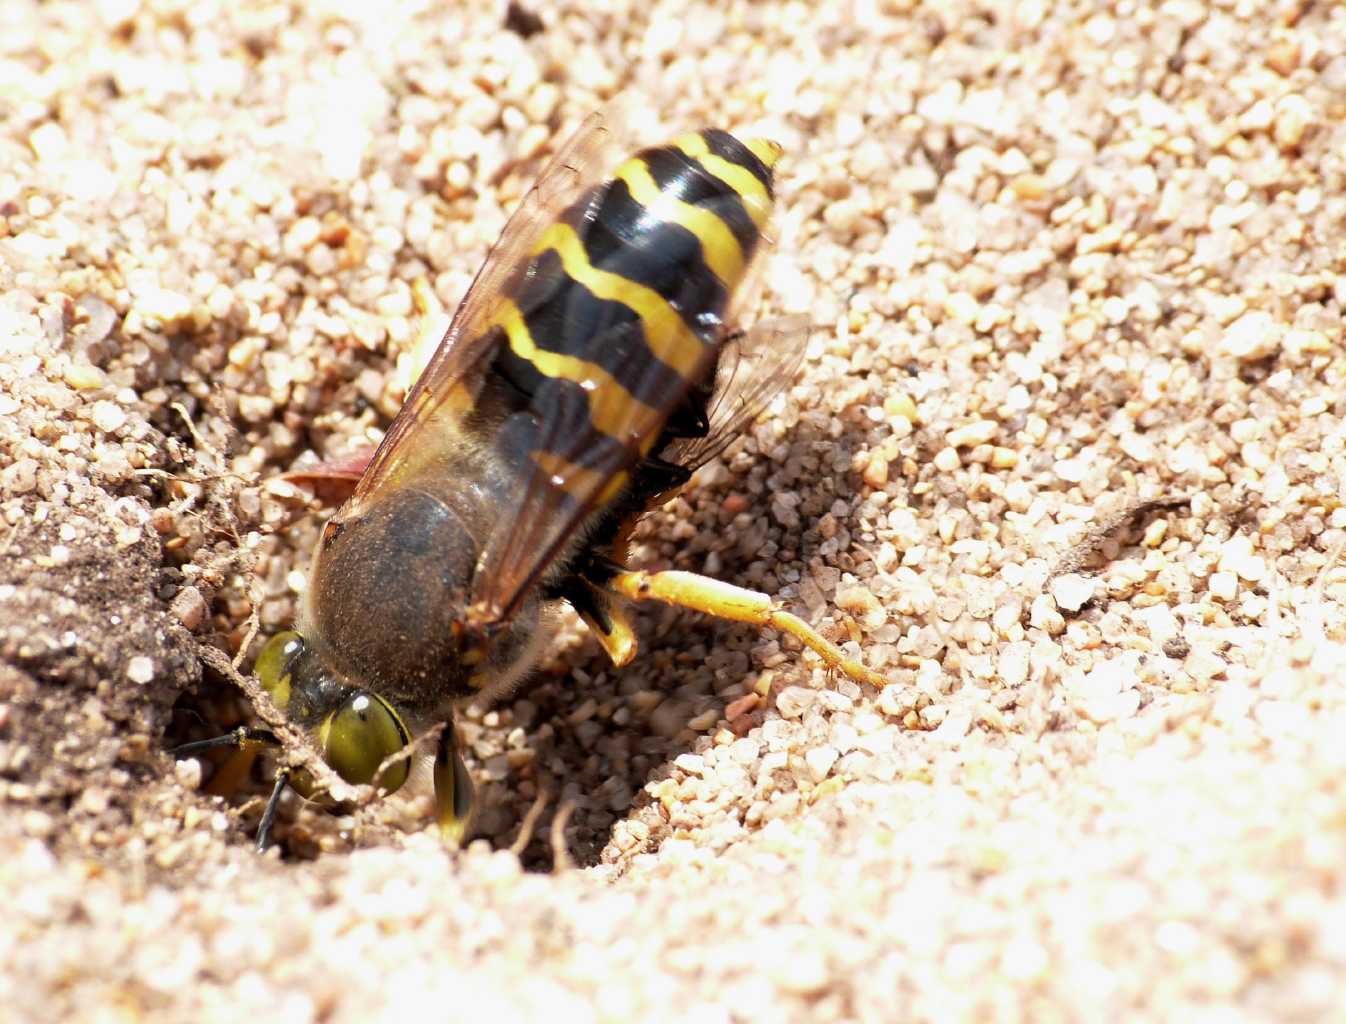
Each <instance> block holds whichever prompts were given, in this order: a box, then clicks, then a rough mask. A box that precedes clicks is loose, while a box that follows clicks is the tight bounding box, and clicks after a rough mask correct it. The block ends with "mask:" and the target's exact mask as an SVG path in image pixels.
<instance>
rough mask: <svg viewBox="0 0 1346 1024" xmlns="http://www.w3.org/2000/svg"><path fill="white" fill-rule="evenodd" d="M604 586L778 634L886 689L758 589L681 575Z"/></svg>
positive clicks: (623, 577) (640, 576)
mask: <svg viewBox="0 0 1346 1024" xmlns="http://www.w3.org/2000/svg"><path fill="white" fill-rule="evenodd" d="M605 585H606V586H607V587H608V588H609V589H610V590H612V591H614V592H616V593H618V594H620V595H622V596H623V597H625V598H627V599H629V600H631V601H661V602H663V603H664V604H672V605H677V606H678V607H680V608H691V609H693V610H694V611H698V612H704V613H705V614H707V615H715V616H718V617H719V618H722V619H733V620H734V621H736V622H751V623H753V624H754V625H757V626H770V627H771V628H773V629H779V630H781V631H782V632H784V633H789V634H790V635H791V636H793V637H795V638H796V639H798V640H799V641H800V642H801V643H802V644H804V646H805V647H807V648H809V649H810V650H811V651H813V652H815V653H816V654H817V655H818V657H820V658H822V659H823V661H825V662H826V663H827V664H828V665H829V666H830V667H831V668H834V669H837V670H838V671H840V672H844V673H845V674H846V675H848V676H850V678H852V679H854V680H855V681H856V682H858V683H868V684H869V685H871V686H878V687H882V686H886V685H887V680H885V679H884V678H883V676H881V675H879V674H878V673H877V672H875V671H874V670H873V669H870V668H866V667H865V666H864V665H862V664H860V662H858V661H856V660H855V659H854V658H849V657H847V656H846V655H845V653H843V652H842V650H841V648H839V647H838V646H837V645H836V644H834V643H831V642H830V641H828V640H825V639H823V637H822V636H821V635H819V633H818V632H817V630H815V629H814V628H813V627H812V626H810V625H809V624H808V623H807V622H805V621H804V620H803V619H801V618H800V617H799V616H797V615H792V614H791V613H790V612H787V611H785V610H784V609H782V608H779V607H777V605H776V602H775V601H773V600H772V599H771V598H770V597H768V596H767V595H766V594H760V593H758V592H757V591H755V590H746V589H744V588H743V587H736V586H734V585H733V584H731V583H723V582H721V581H720V580H713V579H711V578H710V577H708V576H698V575H697V574H696V573H693V572H681V571H678V570H669V571H666V572H641V571H638V570H626V571H623V572H619V573H617V574H616V575H614V576H613V577H611V579H609V580H608V581H607V583H606V584H605Z"/></svg>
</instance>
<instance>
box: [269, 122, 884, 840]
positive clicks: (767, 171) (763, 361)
mask: <svg viewBox="0 0 1346 1024" xmlns="http://www.w3.org/2000/svg"><path fill="white" fill-rule="evenodd" d="M781 155H782V150H781V147H780V146H778V145H776V144H775V143H773V142H769V141H766V140H764V139H754V138H746V139H740V138H737V137H735V136H734V135H731V134H730V133H728V132H726V131H722V130H719V129H712V128H708V129H702V130H700V131H696V132H691V133H688V134H684V135H680V136H677V137H675V138H673V139H671V140H670V141H668V142H666V143H665V144H663V145H657V146H651V147H646V148H641V149H636V148H634V147H633V146H632V145H631V143H630V142H629V140H628V139H627V137H626V133H625V132H624V131H623V130H622V129H621V128H620V126H619V125H617V124H616V123H615V122H612V121H609V120H608V119H606V118H605V117H603V116H602V115H593V116H591V117H590V118H589V119H588V120H587V121H586V122H585V123H584V125H583V126H582V127H581V129H580V130H579V132H578V134H577V135H576V136H575V137H574V138H573V139H572V140H571V141H570V142H569V143H568V144H567V145H566V146H564V147H563V148H562V149H561V150H560V152H559V153H558V155H557V156H556V157H555V159H554V160H553V162H552V163H551V165H550V166H549V168H548V169H547V170H546V171H545V172H544V173H543V174H542V176H541V177H540V178H539V179H538V181H537V183H536V184H535V185H534V187H533V188H532V190H531V191H530V192H529V193H528V195H527V196H526V197H525V198H524V200H523V201H522V203H521V204H520V206H519V208H518V210H517V211H516V212H515V213H514V215H513V217H512V218H511V219H510V221H509V223H508V225H507V226H506V228H505V230H504V233H503V234H502V236H501V238H500V240H499V241H498V242H497V243H496V245H495V246H494V248H492V250H491V252H490V254H489V256H488V257H487V260H486V262H485V264H484V266H483V267H482V268H481V270H480V271H479V272H478V274H477V277H476V279H475V280H474V282H473V284H472V286H471V288H470V289H469V290H468V293H467V295H466V297H465V298H464V299H463V301H462V303H461V305H460V306H459V307H458V310H457V312H456V313H455V315H454V317H453V320H452V322H451V323H450V325H449V327H448V329H447V331H446V332H445V334H444V337H443V338H442V340H441V341H440V343H439V345H438V347H437V348H436V349H435V351H434V354H433V355H432V356H431V358H430V360H429V363H428V364H427V366H426V367H425V370H424V371H423V373H422V374H421V376H420V377H419V379H417V381H416V382H415V384H414V385H413V386H412V387H411V389H410V391H409V393H408V395H407V398H406V401H405V404H404V405H403V407H402V410H401V412H400V413H399V414H398V415H397V417H396V418H395V419H394V420H393V422H392V424H391V426H390V427H389V428H388V431H387V433H386V435H385V436H384V438H383V441H382V443H381V444H380V445H379V446H378V448H377V449H376V450H375V451H374V452H373V454H372V455H371V456H370V457H369V458H368V460H367V462H365V461H364V460H347V461H346V462H345V463H344V464H342V465H339V466H336V467H329V469H328V470H327V473H328V476H329V477H331V478H337V477H343V478H344V479H345V480H347V481H348V483H349V484H350V485H351V487H350V494H349V497H348V498H347V499H346V500H345V502H344V504H342V506H341V507H340V509H339V510H338V511H337V513H336V514H335V515H334V516H333V517H332V518H331V519H330V520H329V521H328V523H327V524H326V525H325V526H324V528H323V530H322V531H321V538H320V540H319V542H318V545H317V550H316V552H315V553H314V556H313V562H312V566H311V570H310V577H309V586H308V589H307V591H306V594H305V603H304V607H303V609H302V611H301V614H300V615H299V616H298V621H297V623H296V628H295V629H294V630H290V631H286V632H284V633H281V634H279V635H278V636H275V637H273V638H272V639H271V640H270V641H269V642H268V643H267V644H266V646H265V647H264V648H263V650H262V652H261V654H260V655H259V657H258V659H257V662H256V672H257V676H258V678H259V680H260V682H261V685H262V687H263V688H264V689H265V690H266V692H267V694H268V695H269V697H270V699H271V701H272V702H274V704H275V705H276V707H277V708H278V709H279V710H280V711H281V712H282V713H283V714H284V715H285V716H286V717H287V719H288V721H289V723H291V724H292V725H293V726H295V727H297V728H298V729H299V730H300V731H301V732H302V733H303V734H305V735H306V736H307V738H308V739H309V741H310V742H311V744H312V745H313V747H314V748H315V749H316V750H317V751H318V753H319V754H320V755H321V757H322V759H323V760H324V761H325V762H326V763H327V764H328V765H330V766H331V768H332V769H334V770H335V772H336V774H337V775H339V776H340V777H341V778H342V779H344V780H345V781H346V782H349V783H356V784H376V785H378V786H379V787H380V788H382V789H385V790H395V789H397V788H399V787H400V786H401V785H402V784H403V783H404V782H405V781H406V778H407V776H408V774H409V771H410V769H409V765H408V760H409V758H407V757H404V756H399V755H401V754H402V753H403V752H405V751H407V750H408V748H409V747H411V746H413V745H414V744H415V742H416V737H419V736H422V735H424V734H425V733H426V732H427V730H429V729H433V728H439V729H440V732H439V736H438V740H437V742H436V744H435V746H436V749H435V755H434V765H433V778H434V788H435V817H436V821H437V823H438V825H439V828H440V830H441V832H442V833H443V834H444V835H445V836H446V838H448V839H449V840H450V841H453V842H458V841H461V840H462V839H463V838H464V837H466V836H467V835H468V834H469V833H470V829H471V822H472V816H473V811H474V805H475V801H474V797H473V790H472V784H471V778H470V776H469V774H468V772H467V769H466V767H465V765H464V763H463V760H462V757H461V755H460V753H459V751H458V745H457V741H456V734H455V730H454V727H453V713H454V707H455V704H457V703H458V702H460V701H463V700H465V699H468V698H472V697H479V698H484V699H487V700H490V699H495V698H498V697H500V696H502V695H504V694H506V693H508V692H509V691H510V690H511V689H513V688H514V687H515V686H516V685H517V684H518V683H519V682H520V681H521V680H522V679H523V678H525V677H526V675H527V673H528V672H529V671H530V669H531V668H532V666H533V665H534V663H535V662H536V661H537V660H538V659H539V657H540V656H541V654H542V653H543V651H544V649H545V646H546V642H547V622H548V620H549V615H548V612H549V610H550V609H551V608H552V607H553V606H555V605H557V604H559V603H561V602H566V603H569V604H570V605H572V606H573V607H574V608H575V610H576V611H577V612H578V613H579V615H580V617H581V618H582V619H583V621H584V622H585V623H586V624H587V625H588V626H589V628H590V630H591V631H592V632H593V633H594V634H595V636H596V637H597V638H598V640H599V642H600V644H601V645H602V646H603V648H604V650H605V651H606V652H607V653H608V655H609V656H610V658H611V660H612V661H613V663H614V664H615V665H618V666H621V665H625V664H627V663H628V662H629V661H630V660H631V659H632V658H633V657H634V656H635V653H636V638H635V631H634V629H633V628H632V626H631V622H630V618H629V616H630V605H631V604H632V603H636V602H642V601H657V602H662V603H665V604H670V605H676V606H680V607H685V608H690V609H693V610H696V611H700V612H704V613H706V614H709V615H714V616H719V617H721V618H727V619H732V620H735V621H740V622H748V623H752V624H754V625H757V626H762V627H769V628H772V629H777V630H780V631H782V632H785V633H788V634H790V635H792V636H794V637H796V638H797V639H798V640H800V641H801V642H802V643H803V644H804V645H805V646H807V647H808V648H809V649H810V650H812V651H814V652H815V653H817V654H818V655H819V656H820V657H821V658H822V660H823V661H824V663H825V664H826V665H827V666H828V667H829V668H832V669H835V670H837V671H840V672H842V673H844V674H846V675H847V676H850V677H851V678H852V679H855V680H857V681H859V682H862V683H868V684H871V685H875V686H881V685H883V683H884V680H883V678H882V677H881V676H880V675H879V674H878V673H876V672H874V671H873V670H871V669H869V668H867V667H866V666H864V665H863V664H862V663H861V662H860V661H859V660H858V659H857V658H855V657H852V656H850V655H848V654H846V653H845V652H843V651H842V650H841V649H840V648H839V647H837V646H836V645H835V644H833V643H831V642H830V641H829V640H827V639H826V638H824V637H823V636H822V635H821V634H819V633H818V632H817V631H816V630H814V629H813V628H812V627H810V626H809V625H808V624H807V623H805V622H804V621H803V620H802V619H800V618H799V617H798V616H796V615H794V614H792V613H790V612H789V611H787V610H786V609H785V608H783V607H781V606H780V605H779V604H778V603H777V602H776V601H775V600H773V599H772V598H771V597H769V596H767V595H765V594H759V593H756V592H754V591H750V590H745V589H743V588H741V587H737V586H734V585H732V584H729V583H725V582H721V581H718V580H713V579H709V578H707V577H704V576H697V575H695V574H692V573H688V572H681V571H667V572H643V571H639V570H632V569H629V568H628V567H627V566H626V564H625V563H626V557H627V554H628V547H629V538H630V535H631V531H632V529H633V528H634V526H635V523H636V522H637V520H639V519H640V517H641V516H643V515H644V514H645V513H646V512H648V511H649V510H651V509H652V508H655V507H657V506H658V505H660V504H661V503H662V502H663V501H664V500H666V498H667V497H669V496H671V495H672V494H673V493H676V491H677V490H678V489H679V488H681V487H682V486H683V485H684V484H685V483H686V482H687V481H688V480H689V479H690V477H691V475H692V473H693V472H694V471H695V470H696V469H697V468H698V467H699V466H701V465H704V464H705V463H706V462H708V461H710V460H711V459H714V458H715V457H717V456H718V455H720V454H721V453H722V452H723V451H724V450H725V449H726V448H727V447H728V446H729V444H730V443H731V442H732V441H733V440H734V439H735V438H737V437H738V436H739V435H740V434H741V433H742V432H743V431H744V430H745V429H746V428H747V426H748V425H749V424H750V423H751V422H752V421H753V420H754V419H755V418H756V417H757V416H758V415H759V414H760V413H761V412H762V411H763V410H764V409H765V408H766V406H767V405H768V403H769V402H770V401H771V399H772V398H773V397H774V396H775V395H777V394H778V393H779V392H780V391H782V390H783V389H784V388H785V387H787V386H788V385H789V384H790V383H791V382H792V381H793V380H794V378H795V375H796V373H797V371H798V368H799V365H800V363H801V362H802V360H803V355H804V351H805V347H806V345H807V341H808V339H809V337H810V336H811V334H812V332H813V328H812V327H811V326H810V324H809V323H808V321H807V320H805V319H803V318H783V319H777V320H771V321H766V322H763V323H758V324H757V325H755V326H754V327H752V328H751V329H749V330H747V331H735V330H732V329H731V327H730V324H731V322H732V320H733V319H734V318H735V316H736V313H737V312H738V310H739V309H740V307H741V304H742V303H743V297H744V296H745V295H747V294H749V293H750V291H751V289H750V282H751V280H752V277H753V270H754V268H756V267H760V264H761V257H762V253H763V251H764V250H765V249H766V248H767V247H768V242H767V235H766V229H767V224H768V220H769V217H770V213H771V208H772V205H773V202H774V192H773V187H774V169H775V166H776V163H777V161H778V160H779V159H780V157H781ZM322 474H323V470H321V469H320V470H318V471H314V472H313V473H311V474H308V475H310V476H313V477H316V476H321V475H322ZM328 482H329V483H330V482H331V480H330V479H329V480H328ZM244 739H246V740H247V741H248V742H249V743H255V742H258V741H259V740H258V737H255V736H254V737H246V736H245V737H244ZM261 742H265V741H264V740H261ZM287 785H289V786H293V787H294V788H296V789H298V790H299V791H300V792H301V794H303V793H304V792H305V789H306V788H308V787H307V783H306V781H305V780H304V779H303V777H302V776H301V775H299V774H298V773H294V772H288V773H287V772H282V774H281V775H280V776H279V777H278V779H277V782H276V787H275V789H274V791H273V795H272V801H271V803H270V804H269V805H268V810H267V813H265V814H264V815H263V821H262V828H261V830H260V833H259V837H258V845H259V846H264V845H265V843H266V840H267V831H268V829H269V827H270V825H271V823H272V820H273V818H274V811H275V805H276V801H277V800H278V799H279V795H280V793H281V792H282V791H283V790H284V788H285V787H286V786H287Z"/></svg>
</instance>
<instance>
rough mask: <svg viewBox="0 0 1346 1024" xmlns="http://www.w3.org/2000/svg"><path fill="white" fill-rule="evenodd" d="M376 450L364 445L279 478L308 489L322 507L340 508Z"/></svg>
mask: <svg viewBox="0 0 1346 1024" xmlns="http://www.w3.org/2000/svg"><path fill="white" fill-rule="evenodd" d="M376 450H377V446H376V445H366V446H364V447H362V448H357V449H355V451H353V452H351V453H350V454H349V455H344V456H342V457H341V458H339V459H328V460H327V461H326V462H319V463H317V464H315V465H312V466H304V467H302V468H300V469H292V470H290V471H289V472H288V473H282V474H281V477H280V478H281V479H282V480H284V481H286V482H287V483H292V484H297V485H298V486H300V487H305V488H308V489H309V490H310V491H312V492H313V493H314V495H315V496H316V497H317V498H318V499H319V500H320V501H321V502H323V504H325V505H340V504H341V503H342V502H344V501H345V500H346V499H347V498H349V497H350V496H351V495H352V494H354V493H355V485H356V484H358V483H359V482H360V477H362V476H364V472H365V467H367V466H368V465H369V460H370V459H372V458H373V457H374V452H375V451H376Z"/></svg>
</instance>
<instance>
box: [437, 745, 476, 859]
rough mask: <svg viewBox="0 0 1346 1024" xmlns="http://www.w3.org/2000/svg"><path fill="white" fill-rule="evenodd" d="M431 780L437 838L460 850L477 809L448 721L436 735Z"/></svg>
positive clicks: (465, 769) (470, 778)
mask: <svg viewBox="0 0 1346 1024" xmlns="http://www.w3.org/2000/svg"><path fill="white" fill-rule="evenodd" d="M434 776H435V823H436V824H437V825H438V826H439V834H440V835H441V836H443V837H444V840H445V842H447V843H449V844H450V845H451V846H461V845H462V843H463V840H464V839H466V838H467V836H468V835H469V834H470V832H471V830H472V819H473V818H475V817H476V810H477V807H476V799H475V794H474V792H473V786H472V776H471V775H470V774H468V771H467V765H465V764H463V758H462V756H461V755H460V754H459V753H458V736H457V734H456V733H455V732H454V728H453V722H451V721H450V722H445V723H444V731H443V732H441V733H440V734H439V744H438V746H437V748H436V750H435V771H434Z"/></svg>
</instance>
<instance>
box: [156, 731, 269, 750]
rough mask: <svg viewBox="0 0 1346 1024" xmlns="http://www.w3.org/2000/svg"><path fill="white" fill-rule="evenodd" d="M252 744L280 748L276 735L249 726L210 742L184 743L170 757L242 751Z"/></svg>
mask: <svg viewBox="0 0 1346 1024" xmlns="http://www.w3.org/2000/svg"><path fill="white" fill-rule="evenodd" d="M252 743H257V744H260V745H262V746H266V747H278V746H280V740H278V739H276V734H275V733H273V732H271V730H269V729H254V728H252V727H251V726H248V725H240V726H239V727H238V728H237V729H230V730H229V731H228V732H227V733H225V734H224V735H223V736H213V737H211V738H210V739H208V740H193V741H192V742H191V743H183V744H181V745H180V746H176V747H172V748H170V749H169V751H168V756H169V757H192V756H194V755H196V754H202V753H205V752H206V751H207V750H219V749H220V748H221V747H234V748H235V749H240V748H243V747H247V746H248V745H249V744H252Z"/></svg>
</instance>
